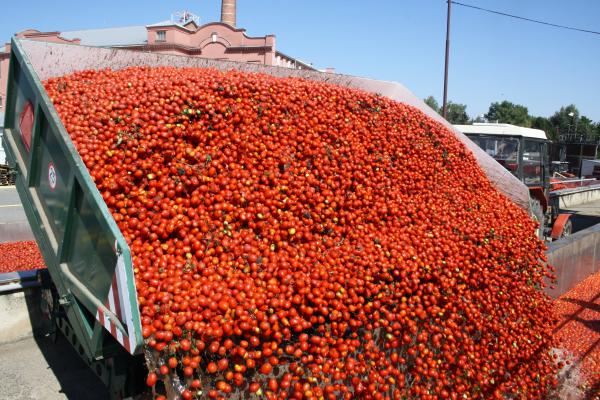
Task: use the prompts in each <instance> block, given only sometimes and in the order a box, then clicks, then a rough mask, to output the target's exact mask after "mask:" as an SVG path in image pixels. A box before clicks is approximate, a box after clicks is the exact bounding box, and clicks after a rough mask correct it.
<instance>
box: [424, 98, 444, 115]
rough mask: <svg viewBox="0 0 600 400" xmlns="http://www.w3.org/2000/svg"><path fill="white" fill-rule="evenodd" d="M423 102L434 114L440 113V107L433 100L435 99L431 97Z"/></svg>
mask: <svg viewBox="0 0 600 400" xmlns="http://www.w3.org/2000/svg"><path fill="white" fill-rule="evenodd" d="M423 101H424V102H425V104H427V105H428V106H429V107H431V108H433V110H434V111H435V112H436V113H439V112H440V105H439V104H438V102H437V100H436V99H435V97H433V96H429V97H427V98H426V99H425V100H423Z"/></svg>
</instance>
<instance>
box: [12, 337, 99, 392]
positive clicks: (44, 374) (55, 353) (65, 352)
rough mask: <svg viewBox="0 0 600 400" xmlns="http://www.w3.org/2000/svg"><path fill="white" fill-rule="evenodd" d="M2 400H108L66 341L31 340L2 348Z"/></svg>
mask: <svg viewBox="0 0 600 400" xmlns="http://www.w3.org/2000/svg"><path fill="white" fill-rule="evenodd" d="M0 377H1V380H0V388H1V389H0V399H4V400H64V399H71V400H105V399H108V391H107V390H106V388H105V387H104V385H103V384H102V382H101V381H100V379H98V377H96V375H94V374H93V372H92V371H91V369H89V368H88V367H87V366H86V365H85V364H84V363H83V361H82V360H81V358H80V357H79V355H77V353H76V352H75V350H74V349H73V348H72V347H71V346H70V344H69V343H68V342H67V340H66V339H65V338H64V337H63V336H62V335H61V334H59V335H57V341H56V343H55V342H53V341H52V340H50V339H49V338H46V337H41V338H32V337H30V338H28V339H25V340H21V341H18V342H12V343H5V344H3V345H0Z"/></svg>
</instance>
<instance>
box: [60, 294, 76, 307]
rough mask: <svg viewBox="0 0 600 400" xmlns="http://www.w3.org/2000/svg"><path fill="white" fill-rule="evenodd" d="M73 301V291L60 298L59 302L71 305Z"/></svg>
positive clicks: (63, 304)
mask: <svg viewBox="0 0 600 400" xmlns="http://www.w3.org/2000/svg"><path fill="white" fill-rule="evenodd" d="M72 303H73V295H72V294H71V293H67V294H65V295H63V296H60V297H59V298H58V304H60V305H61V306H63V307H69V306H70V305H71V304H72Z"/></svg>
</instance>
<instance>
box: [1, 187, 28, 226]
mask: <svg viewBox="0 0 600 400" xmlns="http://www.w3.org/2000/svg"><path fill="white" fill-rule="evenodd" d="M26 221H27V217H26V216H25V211H23V206H22V205H21V200H20V199H19V195H18V194H17V190H16V189H15V187H14V186H0V224H2V223H9V222H26Z"/></svg>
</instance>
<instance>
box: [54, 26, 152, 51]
mask: <svg viewBox="0 0 600 400" xmlns="http://www.w3.org/2000/svg"><path fill="white" fill-rule="evenodd" d="M60 36H62V37H64V38H65V39H71V40H73V39H81V44H82V45H85V46H126V45H132V44H142V43H146V42H147V40H148V31H147V30H146V27H145V26H143V25H140V26H125V27H122V28H106V29H85V30H81V31H66V32H61V33H60Z"/></svg>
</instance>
